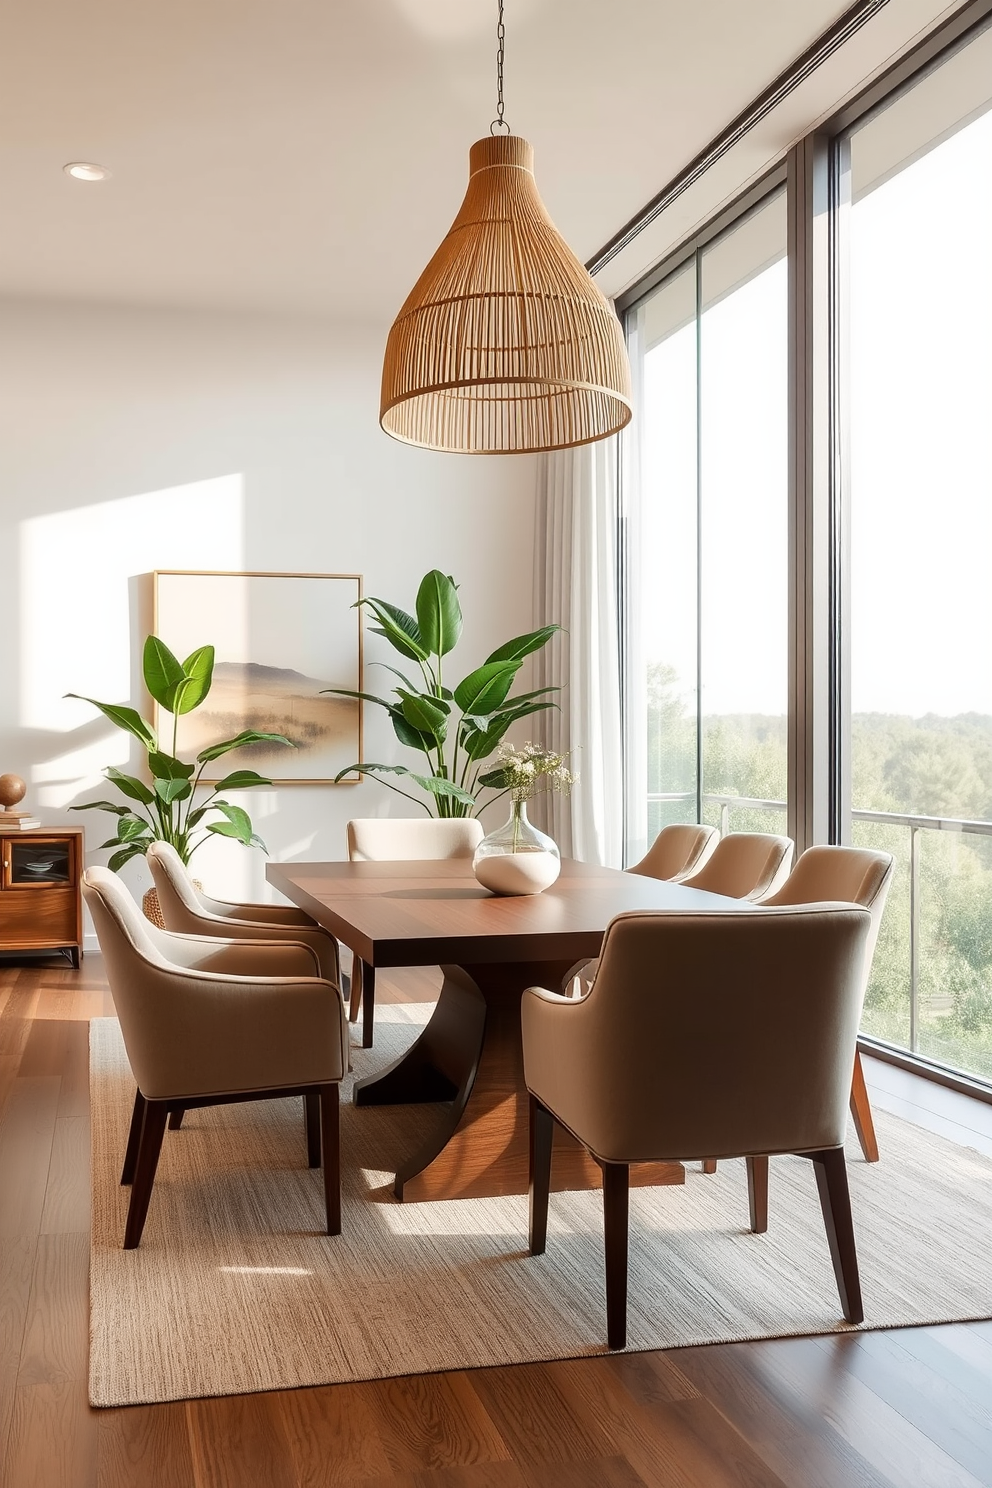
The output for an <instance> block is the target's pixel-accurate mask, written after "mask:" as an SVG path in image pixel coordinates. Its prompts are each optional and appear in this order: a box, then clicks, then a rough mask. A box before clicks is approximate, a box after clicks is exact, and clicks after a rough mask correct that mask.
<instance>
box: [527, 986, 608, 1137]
mask: <svg viewBox="0 0 992 1488" xmlns="http://www.w3.org/2000/svg"><path fill="white" fill-rule="evenodd" d="M520 1020H521V1027H522V1035H523V1054H524V1083H525V1084H526V1086H527V1089H528V1090H529V1091H530V1092H531V1094H532V1095H535V1096H536V1097H537V1099H538V1100H539V1101H540V1102H541V1104H542V1105H545V1106H547V1108H548V1109H549V1110H550V1111H553V1112H554V1114H555V1115H556V1116H558V1117H559V1118H560V1119H561V1120H562V1121H563V1122H564V1124H565V1125H566V1126H567V1127H569V1128H570V1130H572V1131H574V1132H576V1133H581V1132H582V1128H583V1126H584V1125H585V1121H584V1115H585V1112H586V1108H587V1104H588V1099H589V1095H590V1093H591V1092H592V1093H595V1092H596V1091H597V1090H598V1088H599V1086H600V1085H601V1083H602V1064H603V1060H602V1054H601V1048H600V1046H601V1042H602V1040H601V1038H600V1028H599V1025H600V1023H601V1019H600V1018H599V1015H598V1011H597V1009H596V1008H595V1003H594V1001H592V1002H591V1001H590V999H589V997H588V995H586V996H585V997H579V998H572V997H566V996H563V995H562V994H561V993H558V992H549V991H548V990H547V989H546V988H544V987H529V988H528V989H527V991H526V992H525V993H524V995H523V998H522V1000H521V1004H520Z"/></svg>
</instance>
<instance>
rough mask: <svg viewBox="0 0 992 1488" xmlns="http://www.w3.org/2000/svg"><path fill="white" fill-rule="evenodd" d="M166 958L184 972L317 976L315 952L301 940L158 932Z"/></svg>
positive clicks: (318, 972)
mask: <svg viewBox="0 0 992 1488" xmlns="http://www.w3.org/2000/svg"><path fill="white" fill-rule="evenodd" d="M159 937H160V938H159V946H160V949H161V951H162V954H163V955H164V956H165V958H166V960H167V961H169V962H170V963H171V964H172V965H173V966H177V967H182V968H183V969H185V970H186V971H208V972H210V973H212V974H214V975H221V976H238V977H241V976H249V977H266V978H268V977H311V976H312V977H319V976H320V962H319V960H318V958H317V953H316V951H314V950H313V948H312V947H311V946H308V945H304V944H303V943H302V942H301V941H292V940H220V939H217V938H215V937H214V936H212V935H179V934H176V933H172V932H170V931H168V930H163V931H160V932H159Z"/></svg>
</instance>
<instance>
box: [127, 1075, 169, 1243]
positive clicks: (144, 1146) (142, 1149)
mask: <svg viewBox="0 0 992 1488" xmlns="http://www.w3.org/2000/svg"><path fill="white" fill-rule="evenodd" d="M168 1114H169V1108H168V1105H167V1104H166V1102H165V1101H146V1102H145V1119H144V1121H143V1122H142V1123H141V1142H140V1145H139V1147H138V1161H137V1163H136V1165H135V1169H134V1182H133V1183H132V1185H131V1202H130V1204H129V1205H128V1209H127V1223H126V1224H125V1226H124V1249H125V1250H134V1249H135V1248H136V1247H137V1246H138V1244H139V1242H140V1240H141V1232H142V1230H143V1229H144V1228H145V1217H146V1215H147V1214H148V1201H149V1199H150V1198H151V1196H152V1185H153V1183H154V1182H155V1169H156V1168H157V1167H158V1155H159V1153H160V1152H161V1150H162V1138H163V1137H164V1136H165V1122H166V1118H167V1116H168Z"/></svg>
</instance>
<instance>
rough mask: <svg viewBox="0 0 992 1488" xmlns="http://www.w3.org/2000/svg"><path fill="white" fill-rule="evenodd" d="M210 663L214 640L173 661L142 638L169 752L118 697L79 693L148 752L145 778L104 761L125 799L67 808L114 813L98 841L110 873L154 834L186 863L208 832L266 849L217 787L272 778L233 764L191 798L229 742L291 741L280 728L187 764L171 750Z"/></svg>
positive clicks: (152, 639)
mask: <svg viewBox="0 0 992 1488" xmlns="http://www.w3.org/2000/svg"><path fill="white" fill-rule="evenodd" d="M213 670H214V648H213V646H199V647H198V648H197V649H196V650H195V651H194V652H193V654H192V655H191V656H188V657H187V658H186V660H185V661H179V660H178V659H177V657H175V656H173V654H172V652H171V651H170V650H169V648H168V646H166V645H165V644H164V643H163V642H162V641H160V640H159V638H158V636H153V635H150V636H148V637H147V639H146V641H145V646H144V652H143V654H142V673H143V675H144V679H145V686H146V687H147V689H148V691H149V692H150V694H151V696H152V697H153V698H154V699H155V701H156V702H157V703H158V705H159V707H160V708H162V709H163V711H164V712H166V713H171V714H172V739H171V748H172V753H171V754H170V753H168V752H167V750H166V749H165V748H163V746H162V745H161V743H160V742H159V739H158V736H157V734H156V733H155V730H154V729H153V728H152V726H151V724H150V723H148V722H146V720H145V719H144V718H142V717H141V714H140V713H138V712H137V711H136V710H135V709H134V708H126V707H123V706H122V705H120V704H118V703H100V702H97V700H96V698H82V699H81V700H82V701H83V702H85V703H92V704H93V706H94V708H99V710H100V712H101V713H102V714H103V716H104V717H105V718H109V719H110V722H111V723H113V724H116V726H117V727H118V728H120V729H124V731H125V732H126V733H128V734H131V735H132V736H133V737H134V738H135V739H137V740H138V742H139V744H141V745H142V746H143V747H144V749H145V751H146V753H147V759H148V773H149V775H150V777H151V784H150V785H148V784H146V783H145V781H144V780H139V779H138V777H137V776H136V775H126V774H125V773H124V772H123V770H118V769H117V767H116V765H108V767H107V769H106V770H104V772H103V773H104V775H105V776H106V777H107V779H108V780H109V781H110V782H111V784H112V785H114V786H116V788H117V790H118V791H120V793H121V795H122V796H124V797H125V798H126V804H123V805H122V804H121V803H119V802H115V801H86V802H84V803H83V804H82V805H79V806H73V807H72V808H71V809H72V810H73V811H109V812H111V813H112V814H113V815H114V816H116V817H117V835H116V836H114V837H110V838H108V840H107V841H106V842H102V843H101V844H100V846H101V847H102V848H113V849H114V853H113V856H112V857H111V859H110V861H109V864H108V867H110V868H111V869H112V870H113V871H114V872H115V873H116V872H117V871H118V870H119V869H121V868H123V866H124V864H125V863H127V862H129V861H130V859H131V858H135V857H139V856H143V855H144V854H145V853H146V852H147V851H148V848H149V847H150V845H151V844H152V843H153V842H156V841H157V842H168V843H171V845H172V846H173V847H174V848H175V849H176V851H177V853H178V854H179V856H180V857H181V858H182V860H183V862H184V863H189V860H190V858H191V857H192V856H193V854H194V853H195V852H196V850H197V848H198V847H202V845H203V843H204V842H206V840H207V837H208V835H209V834H210V833H213V834H214V835H215V836H218V837H232V838H233V839H234V840H235V842H240V843H241V844H242V846H244V847H260V848H261V849H262V851H263V852H264V851H265V850H266V849H265V843H264V842H263V841H262V839H261V838H260V837H258V836H257V835H256V834H255V831H254V829H253V828H252V824H251V818H250V817H249V815H248V813H247V811H245V809H244V807H242V806H234V805H232V804H231V802H230V801H225V800H224V799H223V794H222V793H223V792H224V791H233V790H248V789H249V788H250V787H251V786H255V785H271V784H272V781H271V780H266V779H265V777H264V776H263V775H259V774H258V772H257V771H256V770H243V769H239V770H232V772H231V773H230V774H229V775H226V776H225V777H224V779H223V780H221V781H219V782H218V783H217V784H216V785H215V786H214V787H213V789H212V790H211V791H210V793H209V794H208V795H207V796H206V797H201V798H200V800H199V801H196V799H195V798H196V791H197V788H198V787H199V785H200V776H201V775H202V774H203V771H204V769H205V767H206V766H207V765H208V764H209V763H210V761H211V760H215V759H220V758H221V756H222V755H225V754H228V753H229V752H230V751H231V750H232V749H241V748H244V747H245V746H246V745H248V744H260V743H270V744H287V745H290V747H292V741H291V740H290V739H287V738H286V737H285V736H284V735H283V734H265V733H259V732H258V731H257V730H255V729H244V730H243V731H242V732H241V733H240V734H238V735H237V737H236V738H234V739H224V740H222V741H221V742H220V743H219V744H210V745H208V747H207V748H206V749H201V750H200V753H199V754H198V755H197V756H196V761H195V762H194V763H192V764H191V763H189V762H187V761H185V760H181V759H179V758H177V755H176V748H177V740H178V730H179V719H180V718H181V717H182V715H183V714H185V713H192V711H193V709H194V708H198V707H199V706H200V704H201V703H202V702H203V700H204V698H205V697H206V696H207V694H208V692H209V691H210V684H211V682H212V680H213ZM80 696H81V695H80V694H79V693H78V692H69V693H66V697H74V698H78V697H80ZM211 812H216V813H217V815H218V816H219V817H220V820H219V821H218V820H214V821H209V822H208V821H206V820H205V818H206V817H207V816H208V815H209V814H210V813H211Z"/></svg>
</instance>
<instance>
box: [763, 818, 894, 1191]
mask: <svg viewBox="0 0 992 1488" xmlns="http://www.w3.org/2000/svg"><path fill="white" fill-rule="evenodd" d="M894 870H895V863H894V859H893V857H892V855H891V853H885V852H871V851H869V850H868V849H867V848H860V847H808V848H807V849H806V851H805V852H804V853H803V854H802V856H801V857H800V858H799V861H798V862H797V863H796V866H795V868H794V869H793V870H792V872H791V874H790V875H789V877H788V878H787V879H786V881H785V883H784V884H783V885H782V887H781V888H780V889H779V890H778V892H777V893H775V894H772V895H771V896H770V897H769V898H767V899H763V900H762V901H761V902H762V904H763V905H765V906H766V907H772V906H774V905H780V904H815V903H817V902H818V901H820V902H822V901H823V900H835V901H836V900H843V901H845V902H846V903H850V904H860V905H863V906H864V908H865V909H867V911H868V913H869V914H870V915H871V930H870V932H869V935H868V947H867V950H866V951H865V971H864V983H865V987H866V988H867V986H868V978H869V976H870V975H871V964H872V960H873V959H874V955H875V946H876V945H877V944H878V932H879V929H880V927H881V924H882V911H883V910H884V909H885V901H886V899H887V898H888V894H889V888H890V886H891V884H892V875H893V872H894ZM851 1115H852V1116H853V1118H854V1127H855V1130H856V1132H857V1134H858V1141H859V1142H860V1143H861V1150H862V1152H863V1153H864V1155H865V1160H866V1161H867V1162H878V1141H877V1138H876V1136H875V1123H874V1121H873V1120H872V1114H871V1104H870V1102H869V1100H868V1090H867V1088H866V1086H865V1076H864V1070H863V1069H862V1066H861V1053H860V1051H859V1050H858V1049H857V1048H855V1051H854V1078H853V1081H852V1084H851Z"/></svg>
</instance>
